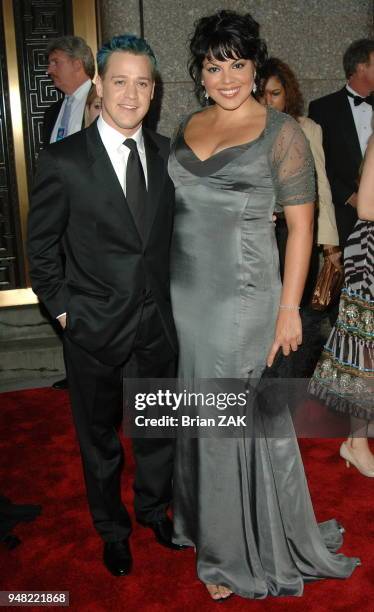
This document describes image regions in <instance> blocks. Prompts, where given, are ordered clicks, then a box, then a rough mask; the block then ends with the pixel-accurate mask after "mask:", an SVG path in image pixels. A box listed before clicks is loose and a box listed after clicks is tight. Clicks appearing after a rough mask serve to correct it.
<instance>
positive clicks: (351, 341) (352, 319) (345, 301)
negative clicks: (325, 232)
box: [311, 135, 374, 478]
mask: <svg viewBox="0 0 374 612" xmlns="http://www.w3.org/2000/svg"><path fill="white" fill-rule="evenodd" d="M357 212H358V216H359V219H358V221H357V223H356V225H355V227H354V229H353V232H352V233H351V235H350V237H349V239H348V242H347V246H346V248H345V251H344V269H345V284H344V288H343V290H342V295H341V298H340V305H339V316H338V320H337V322H336V324H335V326H334V328H333V329H332V332H331V334H330V337H329V339H328V341H327V344H326V346H325V348H324V351H323V353H322V356H321V359H320V361H319V363H318V365H317V367H316V370H315V372H314V375H313V378H312V381H311V391H312V392H313V393H315V394H316V395H317V396H318V397H319V398H321V399H323V400H324V402H325V403H326V404H327V406H330V407H332V408H333V409H335V410H338V411H340V412H343V413H345V414H349V415H350V417H351V435H350V436H349V438H348V439H347V440H346V441H345V442H343V444H342V445H341V447H340V455H341V457H342V458H343V459H345V461H346V462H347V466H348V467H349V465H350V464H352V465H354V466H355V467H356V468H357V469H358V470H359V472H361V474H364V475H365V476H368V477H372V478H374V455H373V453H372V452H371V450H370V446H369V442H368V435H370V427H372V422H373V419H374V135H373V136H372V137H371V138H370V141H369V144H368V148H367V152H366V156H365V163H364V169H363V173H362V178H361V183H360V188H359V195H358V205H357Z"/></svg>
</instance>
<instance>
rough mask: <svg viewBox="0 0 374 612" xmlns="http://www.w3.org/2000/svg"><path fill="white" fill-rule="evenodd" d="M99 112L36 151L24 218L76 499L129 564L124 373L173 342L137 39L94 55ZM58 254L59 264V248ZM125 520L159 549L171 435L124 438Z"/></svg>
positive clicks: (170, 353) (167, 189)
mask: <svg viewBox="0 0 374 612" xmlns="http://www.w3.org/2000/svg"><path fill="white" fill-rule="evenodd" d="M97 61H98V72H99V76H98V79H97V83H96V87H97V91H98V95H99V96H100V97H101V98H102V113H101V115H100V117H99V118H98V120H97V122H95V123H94V124H92V125H91V126H90V127H89V128H87V130H84V131H82V132H78V133H77V134H74V135H72V136H70V137H68V138H66V139H64V140H61V141H60V142H57V143H55V144H53V145H52V146H50V147H47V148H46V150H45V151H43V152H42V154H41V155H40V158H39V164H38V171H37V175H36V179H35V185H34V190H33V196H32V201H31V208H30V216H29V242H28V253H29V261H30V276H31V279H32V286H33V289H34V291H35V292H36V293H37V295H38V296H39V297H40V299H41V300H42V301H43V303H44V304H45V305H46V306H47V308H48V310H49V312H50V313H51V315H52V316H53V317H56V318H58V320H59V322H60V324H61V326H62V327H63V328H64V330H65V331H64V350H65V357H66V364H67V375H68V381H69V392H70V397H71V403H72V410H73V415H74V422H75V426H76V429H77V434H78V439H79V444H80V449H81V455H82V462H83V468H84V476H85V482H86V487H87V496H88V503H89V507H90V511H91V515H92V518H93V523H94V525H95V527H96V529H97V531H98V533H99V534H100V536H101V537H102V539H103V540H104V554H103V560H104V563H105V565H106V567H107V568H108V569H109V571H110V572H111V573H112V574H114V575H116V576H123V575H126V574H128V573H129V572H130V571H131V564H132V559H131V552H130V547H129V536H130V532H131V521H130V517H129V514H128V512H127V510H126V508H125V506H124V504H123V503H122V500H121V492H120V477H121V468H122V464H123V452H122V446H121V443H120V440H119V437H118V433H117V428H118V425H119V423H120V422H121V417H122V393H121V381H122V374H123V371H124V372H125V375H126V376H131V377H132V378H172V377H174V375H175V361H176V353H177V340H176V334H175V329H174V323H173V317H172V312H171V305H170V295H169V244H170V235H171V229H172V220H173V208H174V190H173V186H172V183H171V181H170V179H169V177H168V174H167V160H168V154H169V141H168V139H167V138H165V137H163V136H160V135H158V134H156V133H154V132H151V131H149V130H148V129H146V128H144V127H143V120H144V117H145V116H146V114H147V112H148V109H149V107H150V103H151V100H152V98H153V94H154V88H155V74H156V59H155V56H154V53H153V51H152V49H151V48H150V47H149V45H148V44H147V43H146V41H145V40H143V39H141V38H138V37H136V36H133V35H124V36H118V37H115V38H113V39H112V40H111V41H110V42H109V43H107V44H106V45H104V46H103V47H102V49H100V51H99V53H98V56H97ZM60 241H62V243H63V246H64V252H65V253H66V269H65V270H62V269H61V265H60V258H59V243H60ZM133 447H134V452H135V460H136V474H135V485H134V490H135V514H136V518H137V520H138V521H139V523H141V524H143V525H146V526H149V527H150V528H151V529H152V530H153V532H154V533H155V535H156V539H157V541H158V542H159V543H161V544H163V545H164V546H167V547H169V548H177V547H176V546H175V545H174V544H173V543H172V540H171V538H172V523H171V521H170V519H169V518H168V517H167V515H166V511H167V508H168V505H169V503H170V500H171V479H172V467H173V450H172V448H173V447H172V441H171V440H168V439H148V440H147V439H140V438H138V439H134V440H133Z"/></svg>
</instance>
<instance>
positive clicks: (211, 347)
mask: <svg viewBox="0 0 374 612" xmlns="http://www.w3.org/2000/svg"><path fill="white" fill-rule="evenodd" d="M187 121H188V118H187V119H186V120H185V121H183V122H182V124H181V125H180V128H179V130H178V132H177V134H176V136H175V138H174V139H173V143H172V150H171V155H170V161H169V173H170V176H171V178H172V180H173V182H174V185H175V189H176V212H175V222H174V235H173V240H172V247H171V297H172V305H173V312H174V317H175V323H176V328H177V333H178V339H179V347H180V357H179V378H180V379H181V380H193V381H196V386H198V385H199V382H198V381H199V380H201V379H208V378H209V379H212V378H214V379H221V380H222V379H226V378H227V379H228V378H230V379H237V380H239V379H240V380H243V381H245V380H246V379H248V377H249V376H252V377H256V376H260V375H261V373H262V371H263V370H264V368H265V364H266V355H267V352H268V350H269V347H270V346H271V343H272V340H273V337H274V329H275V322H276V317H277V312H278V304H279V298H280V291H281V283H280V279H279V256H278V251H277V245H276V240H275V232H274V223H273V221H272V215H273V211H274V210H275V208H276V202H281V203H282V205H283V206H292V205H302V204H304V203H306V202H311V201H313V200H314V168H313V162H312V158H311V153H310V150H309V145H308V144H307V141H306V139H305V137H304V135H303V133H302V131H301V129H300V127H299V126H298V124H297V123H296V122H295V121H294V120H293V119H292V118H290V117H289V116H288V115H285V114H282V113H279V112H277V111H275V110H273V109H268V110H267V119H266V125H265V129H264V131H263V132H262V134H261V135H260V136H259V137H258V138H256V139H255V140H253V141H251V142H249V143H247V144H243V145H240V146H234V147H230V148H227V149H225V150H222V151H221V152H218V153H217V154H215V155H212V156H211V157H210V158H209V159H207V160H206V161H201V160H200V159H199V158H198V157H197V156H196V155H195V154H194V152H193V151H192V150H191V148H190V147H189V146H188V145H187V144H186V142H185V140H184V129H185V125H186V123H187ZM243 386H244V382H243ZM174 533H175V542H177V543H179V544H184V545H190V546H194V547H195V549H196V557H197V572H198V575H199V577H200V579H201V580H202V581H203V582H205V583H212V584H222V585H226V586H227V587H229V588H230V589H232V590H233V591H234V592H235V593H237V594H240V595H242V596H243V597H250V598H263V597H266V596H267V595H269V594H270V595H301V594H302V592H303V585H304V583H305V582H307V581H312V580H316V579H318V578H328V577H335V578H344V577H347V576H349V575H350V574H351V573H352V571H353V569H354V568H355V566H356V565H357V563H358V560H357V559H354V558H347V557H345V556H344V555H342V554H335V552H333V551H336V550H337V549H338V548H339V547H340V545H341V544H342V534H341V529H340V528H339V525H338V523H337V522H336V521H335V520H331V521H327V522H325V523H322V524H320V525H318V524H317V522H316V519H315V516H314V512H313V507H312V504H311V500H310V496H309V491H308V487H307V484H306V480H305V474H304V470H303V465H302V461H301V457H300V453H299V448H298V444H297V440H296V438H295V436H294V435H289V436H288V437H287V438H280V437H277V436H274V437H272V438H271V439H270V438H267V437H266V436H264V435H262V436H258V437H257V436H252V437H249V436H247V435H244V433H243V435H241V436H237V437H235V438H220V439H217V438H214V437H205V438H194V439H192V438H191V437H188V435H185V434H183V432H182V433H181V434H178V439H177V444H176V456H175V475H174Z"/></svg>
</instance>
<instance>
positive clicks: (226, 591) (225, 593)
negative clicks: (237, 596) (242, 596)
mask: <svg viewBox="0 0 374 612" xmlns="http://www.w3.org/2000/svg"><path fill="white" fill-rule="evenodd" d="M218 589H219V592H220V595H221V598H222V599H227V598H228V597H230V595H232V591H231V590H230V589H228V588H227V587H225V586H221V585H219V586H218Z"/></svg>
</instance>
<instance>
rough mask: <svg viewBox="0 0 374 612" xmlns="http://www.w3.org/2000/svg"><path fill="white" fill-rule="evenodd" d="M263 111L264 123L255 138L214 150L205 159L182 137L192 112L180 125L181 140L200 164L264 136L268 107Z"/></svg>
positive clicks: (246, 145) (250, 143)
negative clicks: (264, 114)
mask: <svg viewBox="0 0 374 612" xmlns="http://www.w3.org/2000/svg"><path fill="white" fill-rule="evenodd" d="M265 111H266V118H265V125H264V128H263V130H261V132H260V134H259V135H258V136H256V138H253V139H252V140H248V141H247V142H243V143H241V144H237V145H232V146H231V147H225V148H224V149H220V150H219V151H216V152H215V153H212V155H210V156H209V157H206V158H205V159H200V157H199V156H198V155H196V153H195V151H194V150H193V149H192V147H190V145H189V144H188V142H187V141H186V139H185V137H184V133H185V130H186V127H187V124H188V122H189V120H190V119H191V118H192V116H193V115H195V114H196V113H193V115H189V116H188V117H187V119H186V121H185V122H184V125H182V130H181V136H182V139H183V142H184V144H185V146H186V147H187V149H188V150H189V151H190V153H191V154H192V155H193V156H194V158H195V159H196V161H197V162H199V163H200V164H205V163H206V162H209V161H211V160H212V159H214V158H215V157H217V156H218V155H220V154H222V153H225V152H227V151H231V150H232V149H242V148H247V147H249V146H250V145H252V144H254V143H256V142H257V141H258V140H260V139H261V138H262V137H263V136H264V134H265V132H266V129H267V127H268V122H269V115H270V112H269V111H270V108H269V107H265ZM197 112H199V113H201V112H203V111H202V110H201V111H197Z"/></svg>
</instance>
